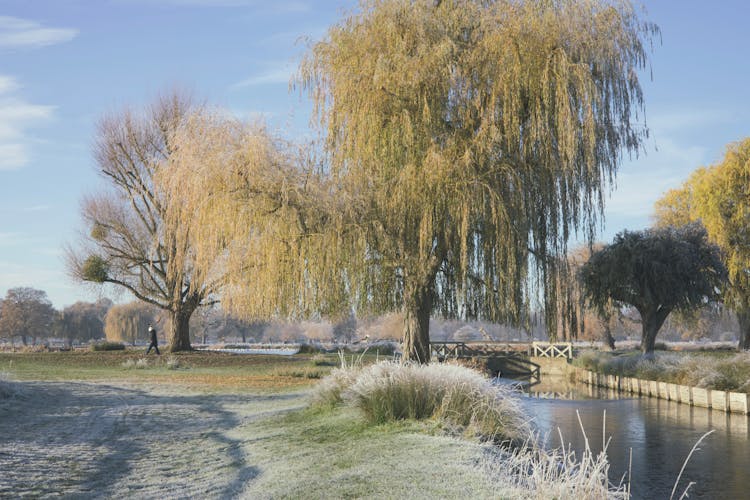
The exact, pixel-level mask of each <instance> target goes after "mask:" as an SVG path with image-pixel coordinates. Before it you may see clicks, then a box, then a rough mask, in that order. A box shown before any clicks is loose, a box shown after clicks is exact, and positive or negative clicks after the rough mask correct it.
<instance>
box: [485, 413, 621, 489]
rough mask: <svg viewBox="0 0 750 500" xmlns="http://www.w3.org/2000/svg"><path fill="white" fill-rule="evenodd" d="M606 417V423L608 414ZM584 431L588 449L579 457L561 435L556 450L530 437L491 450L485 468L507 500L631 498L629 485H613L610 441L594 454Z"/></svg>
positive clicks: (532, 436) (536, 438) (535, 437)
mask: <svg viewBox="0 0 750 500" xmlns="http://www.w3.org/2000/svg"><path fill="white" fill-rule="evenodd" d="M604 418H605V421H606V414H605V417H604ZM579 423H580V416H579ZM558 432H559V431H558ZM581 432H582V433H583V437H584V442H585V448H584V450H583V451H582V453H581V455H580V456H577V454H576V453H575V451H573V450H572V449H571V448H570V447H568V448H566V447H565V441H564V439H563V436H562V435H560V443H561V446H560V447H559V448H554V449H548V448H545V447H544V446H542V445H541V444H540V443H542V442H543V441H544V440H540V439H539V438H538V436H535V435H531V436H530V438H529V440H528V441H527V442H526V443H525V444H524V446H519V447H516V448H507V447H506V448H500V449H497V448H495V449H490V450H488V454H487V459H486V460H485V462H484V464H483V465H484V467H485V470H486V471H487V472H488V473H489V474H490V476H491V477H492V478H494V480H495V483H496V488H497V490H498V491H502V492H503V494H502V496H503V497H504V498H524V499H538V500H547V499H549V498H560V499H563V498H567V499H576V500H599V499H612V500H615V499H629V498H630V485H629V484H628V483H623V482H621V483H620V484H612V483H611V482H610V480H609V468H610V465H609V459H608V458H607V446H608V444H609V442H606V443H604V445H603V446H604V447H603V450H602V451H601V452H600V453H594V452H593V451H592V450H591V447H590V446H589V441H588V438H587V437H586V432H585V429H584V428H583V424H581Z"/></svg>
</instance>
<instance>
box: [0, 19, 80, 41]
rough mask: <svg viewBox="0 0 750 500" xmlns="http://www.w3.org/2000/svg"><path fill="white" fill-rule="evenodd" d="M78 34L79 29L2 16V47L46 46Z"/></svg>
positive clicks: (0, 32)
mask: <svg viewBox="0 0 750 500" xmlns="http://www.w3.org/2000/svg"><path fill="white" fill-rule="evenodd" d="M77 35H78V30H77V29H72V28H48V27H45V26H42V25H41V24H39V23H37V22H35V21H30V20H27V19H20V18H17V17H9V16H0V47H4V48H19V47H28V48H36V47H46V46H48V45H55V44H58V43H63V42H68V41H70V40H72V39H73V38H75V37H76V36H77Z"/></svg>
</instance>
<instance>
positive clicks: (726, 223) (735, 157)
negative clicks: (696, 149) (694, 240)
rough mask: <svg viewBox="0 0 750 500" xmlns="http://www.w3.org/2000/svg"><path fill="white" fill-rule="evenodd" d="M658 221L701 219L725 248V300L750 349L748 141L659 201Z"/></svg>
mask: <svg viewBox="0 0 750 500" xmlns="http://www.w3.org/2000/svg"><path fill="white" fill-rule="evenodd" d="M655 218H656V223H657V224H658V225H662V226H663V225H669V224H676V223H677V224H679V223H685V222H687V221H700V222H702V223H703V225H704V226H705V227H706V230H707V231H708V235H709V237H710V238H711V240H712V241H714V242H716V243H717V244H718V245H719V247H721V249H722V251H723V256H724V262H725V264H726V267H727V270H728V272H729V286H728V287H727V288H726V290H725V293H724V295H723V301H724V302H725V303H726V304H727V305H728V306H729V307H731V308H732V309H734V311H735V312H736V313H737V319H738V321H739V324H740V342H739V347H740V348H741V349H748V348H750V138H748V139H744V140H742V141H740V142H737V143H734V144H730V145H729V146H728V148H727V152H726V154H725V155H724V158H723V159H722V161H720V162H719V163H717V164H715V165H711V166H709V167H704V168H700V169H698V170H696V171H695V172H693V174H692V175H691V176H690V178H689V179H688V180H687V181H685V183H684V184H683V185H682V186H681V187H680V188H678V189H675V190H672V191H669V192H667V193H666V194H665V195H664V196H663V197H662V198H661V199H660V200H659V201H657V203H656V216H655Z"/></svg>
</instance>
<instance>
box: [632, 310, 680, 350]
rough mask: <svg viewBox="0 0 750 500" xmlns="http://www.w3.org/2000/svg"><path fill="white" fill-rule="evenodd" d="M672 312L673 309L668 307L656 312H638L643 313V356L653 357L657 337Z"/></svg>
mask: <svg viewBox="0 0 750 500" xmlns="http://www.w3.org/2000/svg"><path fill="white" fill-rule="evenodd" d="M671 311H672V310H671V309H668V308H666V307H661V308H656V309H654V310H651V309H645V310H641V309H639V310H638V312H640V313H641V325H642V328H643V330H642V331H643V333H642V335H641V352H642V353H643V354H645V355H648V356H653V354H654V349H655V347H656V335H657V334H658V333H659V330H660V329H661V327H662V325H663V324H664V321H665V320H666V319H667V316H669V313H670V312H671Z"/></svg>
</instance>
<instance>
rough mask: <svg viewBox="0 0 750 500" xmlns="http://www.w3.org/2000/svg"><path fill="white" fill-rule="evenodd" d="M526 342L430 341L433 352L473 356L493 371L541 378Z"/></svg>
mask: <svg viewBox="0 0 750 500" xmlns="http://www.w3.org/2000/svg"><path fill="white" fill-rule="evenodd" d="M530 346H531V344H529V343H527V342H430V347H431V348H432V356H434V357H435V358H436V359H437V360H438V361H440V362H442V361H445V360H448V359H473V360H478V361H481V362H484V363H485V365H486V366H487V368H488V369H489V370H490V371H492V373H494V374H496V375H498V376H503V377H509V378H523V379H526V378H527V379H529V380H530V381H531V382H532V383H536V382H538V381H539V379H540V367H539V365H538V364H537V363H534V362H533V361H531V359H530V358H529V351H530V349H531V347H530Z"/></svg>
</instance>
